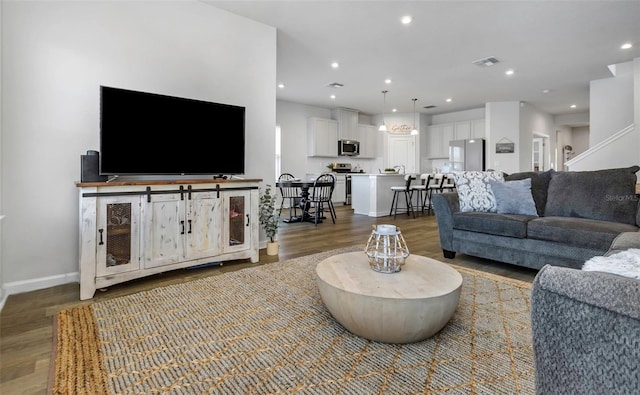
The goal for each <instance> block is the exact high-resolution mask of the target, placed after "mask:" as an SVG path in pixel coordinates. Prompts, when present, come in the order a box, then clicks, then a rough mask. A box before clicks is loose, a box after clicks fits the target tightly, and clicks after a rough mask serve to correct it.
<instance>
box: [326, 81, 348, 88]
mask: <svg viewBox="0 0 640 395" xmlns="http://www.w3.org/2000/svg"><path fill="white" fill-rule="evenodd" d="M327 86H328V87H329V88H342V87H343V86H344V84H341V83H339V82H332V83H330V84H327Z"/></svg>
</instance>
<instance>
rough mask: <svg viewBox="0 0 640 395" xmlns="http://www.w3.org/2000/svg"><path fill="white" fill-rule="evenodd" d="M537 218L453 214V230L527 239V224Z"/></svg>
mask: <svg viewBox="0 0 640 395" xmlns="http://www.w3.org/2000/svg"><path fill="white" fill-rule="evenodd" d="M533 218H536V217H535V216H531V215H518V214H498V213H485V212H479V211H476V212H470V213H462V212H457V213H453V228H454V229H458V230H466V231H471V232H479V233H488V234H492V235H498V236H508V237H517V238H520V239H523V238H525V237H527V222H528V221H529V220H531V219H533Z"/></svg>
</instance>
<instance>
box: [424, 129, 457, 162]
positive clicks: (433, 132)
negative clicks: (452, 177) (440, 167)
mask: <svg viewBox="0 0 640 395" xmlns="http://www.w3.org/2000/svg"><path fill="white" fill-rule="evenodd" d="M453 133H454V128H453V124H452V123H447V124H441V125H431V126H429V129H428V133H427V144H428V147H427V149H428V152H429V158H430V159H438V158H448V157H449V141H451V140H453V139H454V134H453Z"/></svg>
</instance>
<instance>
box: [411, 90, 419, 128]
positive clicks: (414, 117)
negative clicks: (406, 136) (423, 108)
mask: <svg viewBox="0 0 640 395" xmlns="http://www.w3.org/2000/svg"><path fill="white" fill-rule="evenodd" d="M411 100H413V129H411V135H412V136H417V135H418V134H420V132H418V128H416V101H418V99H411Z"/></svg>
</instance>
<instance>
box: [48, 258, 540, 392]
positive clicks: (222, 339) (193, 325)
mask: <svg viewBox="0 0 640 395" xmlns="http://www.w3.org/2000/svg"><path fill="white" fill-rule="evenodd" d="M361 248H362V247H357V248H355V247H354V248H350V249H340V250H333V251H327V252H325V253H320V254H315V255H310V256H306V257H302V258H296V259H292V260H288V261H284V262H277V263H272V264H266V265H262V266H256V267H252V268H247V269H242V270H238V271H234V272H228V273H224V274H220V275H216V276H211V277H207V278H203V279H198V280H194V281H190V282H186V283H183V284H175V285H170V286H166V287H159V288H156V289H153V290H150V291H144V292H140V293H137V294H134V295H129V296H124V297H119V298H115V299H112V300H104V301H99V302H95V303H93V304H90V305H87V306H82V307H75V308H71V309H68V310H64V311H61V312H60V313H58V314H57V316H56V324H55V332H56V339H55V352H54V353H53V357H52V358H53V361H52V370H51V376H52V377H51V384H50V388H49V392H50V393H53V394H91V395H94V394H234V395H235V394H353V395H361V394H533V393H535V388H534V364H533V352H532V343H531V328H530V316H529V314H530V306H529V300H530V292H531V285H530V284H529V283H526V282H520V281H516V280H510V279H506V278H503V277H499V276H495V275H490V274H486V273H483V272H478V271H473V270H470V269H465V268H460V267H455V268H456V269H457V270H458V271H459V272H460V273H461V274H462V277H463V288H462V294H461V297H460V303H459V306H458V309H457V311H456V313H455V315H454V317H453V318H452V320H451V321H450V322H449V324H448V325H447V326H446V327H445V328H444V329H443V330H441V331H440V332H439V333H438V334H436V335H435V336H433V337H432V338H429V339H427V340H424V341H421V342H417V343H412V344H404V345H397V344H385V343H378V342H372V341H368V340H366V339H362V338H359V337H357V336H355V335H353V334H351V333H350V332H348V331H347V330H346V329H344V328H343V327H342V326H341V325H340V324H338V323H337V322H336V321H334V320H333V318H332V317H331V315H330V314H329V312H328V311H327V310H326V309H325V307H324V306H323V304H322V300H321V299H320V294H319V292H318V289H317V286H316V277H315V270H314V269H315V266H316V264H317V263H319V262H320V261H321V260H322V259H324V258H326V257H328V256H330V255H333V254H337V253H342V252H347V251H353V250H357V249H361Z"/></svg>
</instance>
